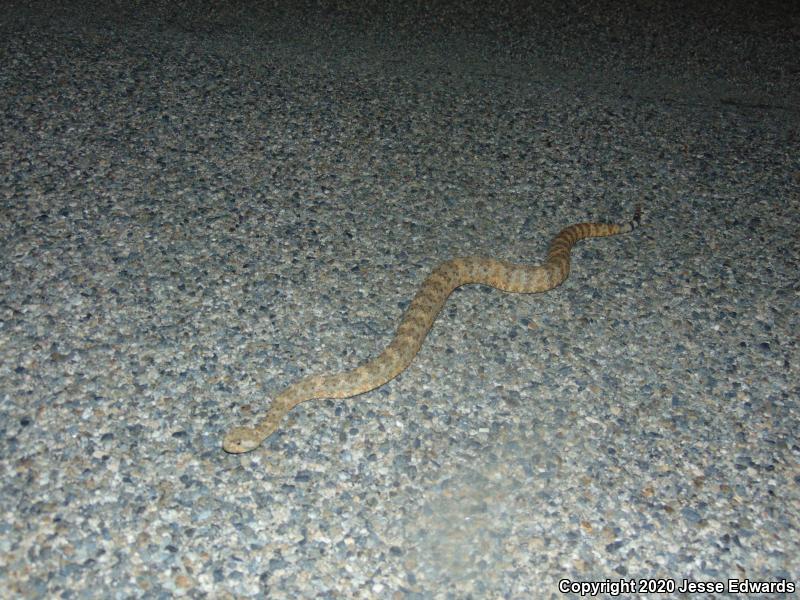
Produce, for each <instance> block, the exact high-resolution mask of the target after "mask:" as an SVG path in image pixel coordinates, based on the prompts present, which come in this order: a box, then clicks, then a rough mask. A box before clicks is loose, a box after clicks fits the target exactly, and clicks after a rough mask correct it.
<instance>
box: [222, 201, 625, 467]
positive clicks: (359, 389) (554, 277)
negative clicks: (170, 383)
mask: <svg viewBox="0 0 800 600" xmlns="http://www.w3.org/2000/svg"><path fill="white" fill-rule="evenodd" d="M640 222H641V211H640V209H639V208H638V207H637V208H636V212H635V213H634V216H633V219H632V220H631V221H630V222H628V223H626V224H624V225H618V224H613V223H578V224H576V225H570V226H569V227H566V228H565V229H563V230H561V232H560V233H559V234H558V235H557V236H556V237H555V238H553V241H552V242H550V248H549V250H548V252H547V258H546V259H545V261H544V262H543V263H542V264H541V265H534V266H526V265H515V264H513V263H509V262H504V261H500V260H495V259H493V258H482V257H477V256H468V257H464V258H453V259H451V260H448V261H445V262H443V263H441V264H440V265H439V266H437V267H436V268H435V269H434V270H433V272H432V273H431V274H430V275H428V278H427V279H426V280H425V281H424V282H423V283H422V286H421V287H420V288H419V291H418V292H417V295H416V296H414V299H413V300H412V301H411V305H410V306H409V307H408V309H407V310H406V314H405V315H404V316H403V320H402V321H401V322H400V326H399V327H398V328H397V333H396V334H395V336H394V339H393V340H392V342H391V343H390V344H389V346H387V348H386V349H385V350H384V351H383V352H382V353H381V354H380V355H379V356H378V357H377V358H374V359H372V360H370V361H368V362H366V363H364V364H362V365H361V366H359V367H356V368H355V369H352V370H350V371H345V372H343V373H337V374H335V375H316V376H311V377H306V378H305V379H301V380H300V381H298V382H297V383H293V384H292V385H290V386H289V387H287V388H286V389H285V390H283V391H282V392H281V393H280V394H278V396H277V397H276V398H275V399H274V400H273V401H272V404H271V405H270V407H269V410H268V411H267V413H266V415H264V418H263V419H262V420H261V421H260V422H259V423H258V424H257V425H256V426H255V427H235V428H233V429H231V430H230V431H228V433H227V434H226V435H225V439H224V440H223V442H222V447H223V449H224V450H225V451H226V452H231V453H235V454H238V453H241V452H249V451H250V450H253V449H255V448H257V447H258V446H259V445H260V444H261V443H262V442H263V441H264V440H265V439H267V438H268V437H269V436H270V435H271V434H272V432H274V431H275V430H276V429H277V428H278V424H279V423H280V421H281V419H283V417H284V415H286V413H288V412H289V411H290V410H292V409H293V408H294V407H295V406H297V405H298V404H300V403H301V402H305V401H306V400H315V399H321V398H350V397H351V396H357V395H358V394H363V393H364V392H368V391H370V390H374V389H375V388H377V387H380V386H382V385H383V384H384V383H386V382H387V381H389V380H391V379H393V378H394V377H396V376H397V375H398V374H400V373H401V372H402V371H403V370H404V369H405V368H406V367H407V366H408V365H409V363H410V362H411V360H412V359H413V358H414V356H415V355H416V353H417V352H418V351H419V349H420V346H422V342H423V340H424V339H425V336H426V335H428V331H430V328H431V326H433V321H434V319H436V315H437V314H439V311H440V310H441V308H442V306H444V303H445V301H446V300H447V297H448V296H449V295H450V293H451V292H452V291H453V290H454V289H456V288H457V287H460V286H462V285H466V284H468V283H480V284H483V285H490V286H492V287H495V288H497V289H500V290H503V291H504V292H519V293H532V292H545V291H547V290H551V289H553V288H554V287H556V286H558V285H559V284H561V283H562V282H563V281H564V280H565V279H566V278H567V275H568V274H569V254H570V250H571V249H572V246H573V245H574V244H575V242H577V241H578V240H582V239H584V238H593V237H604V236H608V235H617V234H620V233H628V232H629V231H632V230H633V229H635V228H636V227H638V226H639V224H640Z"/></svg>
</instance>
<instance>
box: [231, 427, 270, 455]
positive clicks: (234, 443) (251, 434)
mask: <svg viewBox="0 0 800 600" xmlns="http://www.w3.org/2000/svg"><path fill="white" fill-rule="evenodd" d="M259 444H261V440H260V439H259V437H258V435H257V434H256V432H255V431H254V430H253V429H250V428H249V427H234V428H233V429H231V430H230V431H229V432H228V433H226V434H225V438H224V439H223V440H222V449H223V450H225V452H228V453H230V454H242V453H243V452H250V451H251V450H255V449H256V448H258V446H259Z"/></svg>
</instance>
